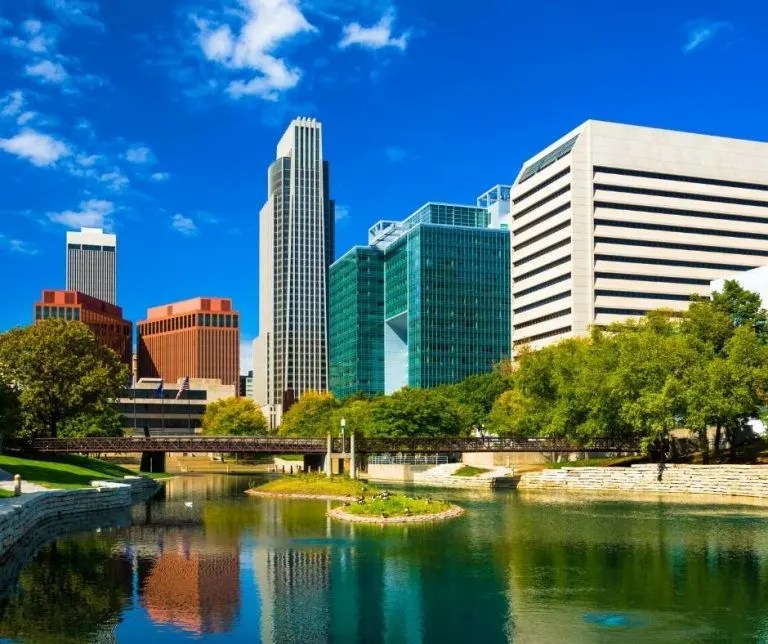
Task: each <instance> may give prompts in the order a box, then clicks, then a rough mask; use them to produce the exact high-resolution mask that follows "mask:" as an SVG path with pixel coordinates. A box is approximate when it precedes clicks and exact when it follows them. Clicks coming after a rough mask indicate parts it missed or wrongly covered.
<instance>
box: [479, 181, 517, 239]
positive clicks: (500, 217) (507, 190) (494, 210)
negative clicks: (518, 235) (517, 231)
mask: <svg viewBox="0 0 768 644" xmlns="http://www.w3.org/2000/svg"><path fill="white" fill-rule="evenodd" d="M511 191H512V186H503V185H496V186H493V188H491V189H490V190H486V191H485V192H484V193H483V194H481V195H480V196H479V197H478V198H477V207H478V208H485V209H486V210H487V211H488V214H489V215H490V222H489V224H488V225H489V226H490V227H491V228H501V229H503V230H509V228H510V226H509V223H510V219H511V218H512V216H511V210H512V208H511V206H512V200H511V198H510V194H511Z"/></svg>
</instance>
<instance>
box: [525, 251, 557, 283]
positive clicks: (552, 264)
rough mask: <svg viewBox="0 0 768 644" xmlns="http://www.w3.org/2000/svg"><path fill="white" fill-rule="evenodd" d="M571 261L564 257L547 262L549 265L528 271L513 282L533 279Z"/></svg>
mask: <svg viewBox="0 0 768 644" xmlns="http://www.w3.org/2000/svg"><path fill="white" fill-rule="evenodd" d="M570 261H571V256H570V255H566V256H565V257H560V258H559V259H556V260H553V261H551V262H549V264H544V266H539V268H535V269H533V270H532V271H528V272H527V273H523V274H521V275H518V276H517V277H516V278H515V282H522V281H523V280H526V279H528V278H529V277H533V276H534V275H539V274H541V273H543V272H544V271H548V270H549V269H550V268H555V267H556V266H561V265H563V264H567V263H568V262H570Z"/></svg>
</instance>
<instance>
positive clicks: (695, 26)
mask: <svg viewBox="0 0 768 644" xmlns="http://www.w3.org/2000/svg"><path fill="white" fill-rule="evenodd" d="M734 30H735V27H734V26H733V23H730V22H728V21H725V20H721V21H715V20H706V19H699V20H692V21H690V22H688V23H687V24H686V25H685V32H686V41H685V45H684V46H683V53H684V54H690V53H692V52H694V51H696V50H699V49H703V48H704V47H706V46H707V45H708V44H709V43H710V42H712V40H714V39H715V38H716V37H717V36H719V35H725V34H728V33H731V32H733V31H734Z"/></svg>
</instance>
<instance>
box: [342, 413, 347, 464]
mask: <svg viewBox="0 0 768 644" xmlns="http://www.w3.org/2000/svg"><path fill="white" fill-rule="evenodd" d="M346 430H347V420H346V418H344V417H342V419H341V454H342V458H343V456H344V453H345V451H344V442H345V441H344V439H345V436H344V435H345V433H346Z"/></svg>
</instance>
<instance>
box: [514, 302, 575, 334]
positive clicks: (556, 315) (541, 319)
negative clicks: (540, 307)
mask: <svg viewBox="0 0 768 644" xmlns="http://www.w3.org/2000/svg"><path fill="white" fill-rule="evenodd" d="M570 313H571V308H570V307H568V308H567V309H563V310H562V311H555V312H554V313H550V314H549V315H542V316H541V317H538V318H533V320H528V321H527V322H521V323H520V324H515V330H517V329H524V328H525V327H528V326H533V325H534V324H541V323H542V322H549V320H554V319H556V318H561V317H563V316H565V315H570Z"/></svg>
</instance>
